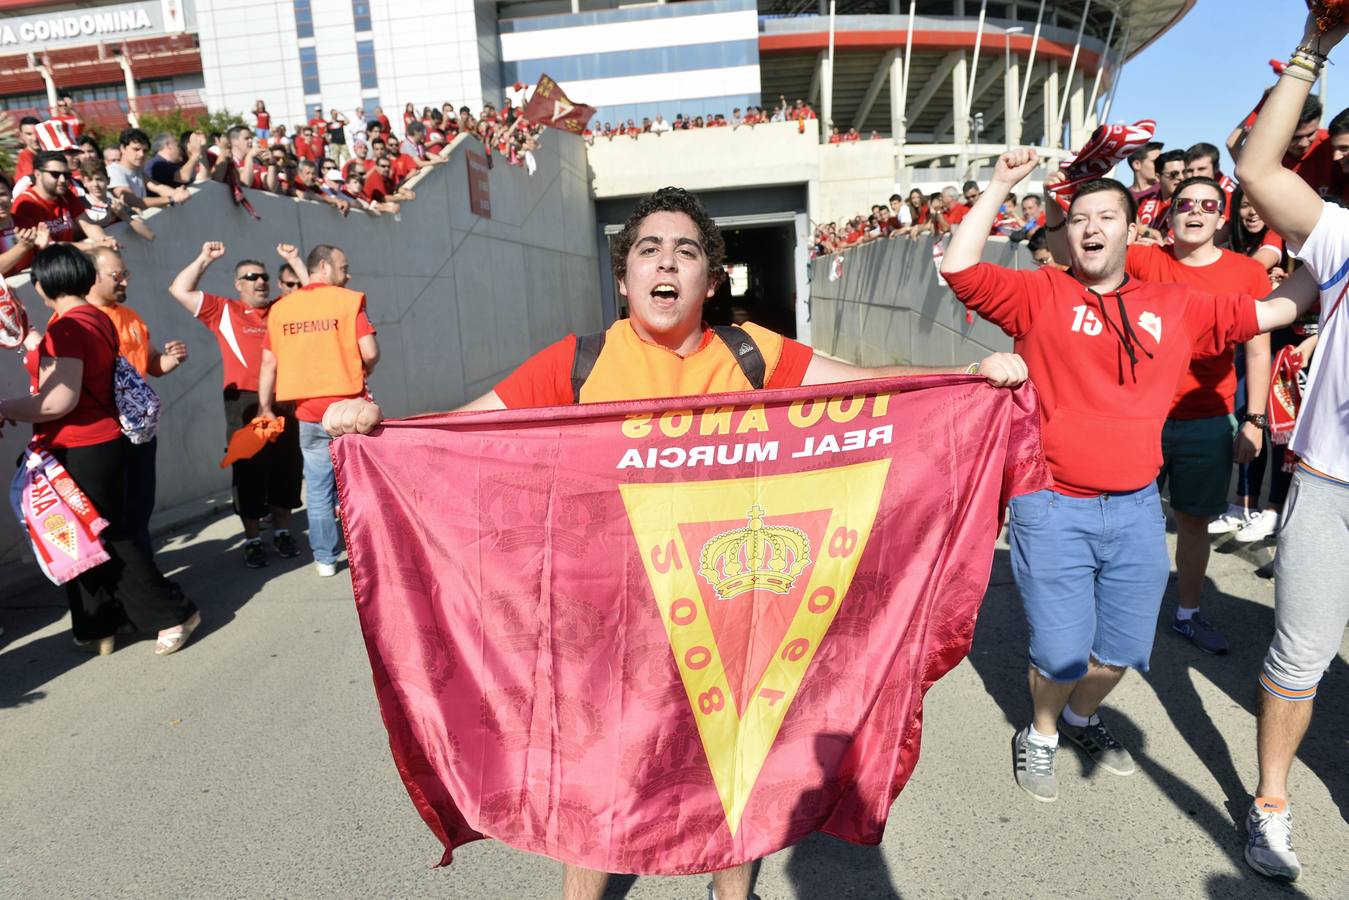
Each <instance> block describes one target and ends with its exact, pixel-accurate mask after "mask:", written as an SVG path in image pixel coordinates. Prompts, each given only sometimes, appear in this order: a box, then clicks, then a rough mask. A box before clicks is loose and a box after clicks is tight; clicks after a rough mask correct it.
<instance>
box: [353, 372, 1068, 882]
mask: <svg viewBox="0 0 1349 900" xmlns="http://www.w3.org/2000/svg"><path fill="white" fill-rule="evenodd" d="M830 390H832V391H834V393H828V392H829V391H830ZM1037 417H1038V412H1037V402H1036V398H1035V394H1034V392H1033V390H1032V389H1031V388H1030V387H1029V386H1026V387H1023V388H1021V389H1020V390H1018V391H1015V392H1011V391H1006V390H998V389H995V388H992V387H990V386H989V385H988V384H986V383H985V382H983V381H981V380H979V379H976V378H971V377H966V376H925V377H919V378H906V379H887V380H882V381H872V382H864V383H853V384H847V385H829V386H826V387H813V388H797V389H791V390H785V391H759V392H749V393H744V394H723V395H717V396H713V397H702V398H696V399H690V398H683V399H674V400H655V401H641V402H633V403H606V404H588V405H582V406H575V407H566V408H550V409H534V410H517V411H507V412H493V413H479V414H460V415H441V416H433V417H425V418H420V419H410V420H406V421H393V422H388V423H385V425H384V426H383V427H382V428H381V429H380V430H379V431H378V432H377V433H376V434H375V435H372V436H370V437H344V438H340V439H339V440H337V441H336V442H335V443H334V445H333V458H334V461H335V464H336V470H337V478H338V484H339V491H340V497H341V504H342V522H343V525H344V527H345V528H346V535H347V545H348V548H349V551H350V555H351V569H352V582H353V585H354V587H355V593H356V604H357V610H358V612H359V615H360V620H361V627H362V629H363V631H364V633H365V640H366V646H367V648H368V650H369V654H370V663H371V668H372V670H373V674H374V682H375V690H376V694H377V696H378V699H379V703H380V708H381V711H382V713H383V716H384V722H385V724H386V726H387V727H388V730H389V742H390V746H391V748H392V750H393V756H394V761H395V763H396V764H397V766H398V771H399V773H400V774H401V775H402V777H403V780H404V783H405V784H406V785H407V788H408V792H409V794H410V795H411V796H412V800H413V803H414V804H415V806H416V807H417V810H418V812H420V813H421V815H422V817H423V818H424V819H425V820H426V822H427V824H428V825H430V827H431V829H432V830H433V831H434V832H435V833H436V835H437V836H438V837H439V838H440V839H441V841H442V842H443V843H444V844H445V847H446V852H445V855H444V858H443V860H442V862H445V863H448V862H449V861H450V857H451V853H452V851H453V848H455V847H457V846H459V845H461V844H465V843H467V842H469V841H472V840H475V839H478V838H480V837H492V838H496V839H498V840H502V841H505V842H506V843H508V844H511V845H512V846H515V847H519V848H521V849H524V850H529V851H532V852H536V853H542V854H545V855H548V856H551V857H554V858H557V859H560V860H564V861H566V862H570V863H574V864H578V865H581V866H585V867H588V868H592V869H599V870H602V871H607V872H632V873H640V874H681V873H689V872H705V871H709V870H714V869H723V868H727V867H729V866H732V865H735V864H737V863H741V862H744V861H746V860H751V859H756V858H758V857H762V856H764V855H766V854H769V853H772V852H773V851H775V850H778V849H781V848H782V847H785V846H788V845H790V844H792V843H794V842H796V841H798V840H800V839H801V838H803V837H805V836H806V835H808V834H810V833H811V832H813V831H825V832H827V833H829V834H833V835H836V836H838V837H841V838H845V839H847V840H850V841H855V842H858V843H870V844H874V843H878V842H879V841H880V839H881V835H882V831H883V829H884V826H885V820H886V816H887V814H888V812H889V809H890V805H891V803H892V802H893V801H894V798H895V797H896V795H898V793H899V791H900V790H901V789H902V788H903V786H904V784H905V783H906V782H907V781H908V778H909V776H910V774H911V773H912V771H913V767H914V764H915V763H916V762H917V758H918V746H919V730H920V723H921V714H922V698H923V695H924V693H925V692H926V691H927V689H928V688H929V687H930V686H931V685H932V684H933V682H935V681H936V680H937V679H938V678H940V677H941V676H942V675H944V674H945V673H946V672H947V671H949V670H950V669H951V668H952V667H953V666H955V665H956V664H957V663H958V662H960V660H961V659H963V658H964V656H965V654H966V652H967V651H968V650H969V645H970V639H971V637H972V634H973V630H974V620H975V614H976V613H977V611H978V609H979V604H980V601H981V600H982V598H983V595H984V590H985V588H986V586H987V583H988V576H989V571H990V568H991V565H992V558H993V545H994V541H995V539H996V537H997V534H998V530H999V527H1000V521H1001V511H1002V508H1003V505H1004V504H1005V502H1006V501H1007V499H1008V498H1009V497H1011V496H1013V495H1015V494H1020V493H1024V492H1027V491H1033V490H1039V489H1041V488H1043V487H1046V486H1047V485H1048V481H1049V475H1048V470H1047V469H1046V466H1045V462H1044V456H1043V453H1042V451H1041V448H1040V437H1039V424H1038V418H1037ZM431 473H434V476H433V477H428V476H429V475H431Z"/></svg>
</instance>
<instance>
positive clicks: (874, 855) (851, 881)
mask: <svg viewBox="0 0 1349 900" xmlns="http://www.w3.org/2000/svg"><path fill="white" fill-rule="evenodd" d="M849 743H850V738H849V736H848V735H846V734H835V733H826V734H818V735H816V736H815V757H816V761H817V762H819V763H820V768H821V770H822V771H823V772H825V773H826V775H827V773H828V772H831V771H834V770H835V767H836V765H837V763H838V759H839V757H840V755H841V754H842V753H844V752H846V750H847V747H848V745H849ZM834 783H835V784H837V782H836V780H835V781H834ZM837 794H838V792H837V790H833V791H831V790H829V789H828V788H826V787H820V788H816V789H814V790H811V791H807V792H806V793H805V794H803V795H802V796H801V799H800V800H798V801H797V803H796V808H795V810H793V811H792V821H793V822H795V821H796V820H798V819H805V820H818V819H819V818H820V814H821V812H822V808H830V807H832V805H833V803H834V798H835V797H836V796H837ZM790 853H791V856H790V857H788V859H787V865H786V873H787V880H788V881H789V882H790V883H791V885H792V887H793V888H794V889H795V890H796V896H798V897H803V898H808V897H865V898H867V900H900V893H899V891H898V890H897V889H896V888H895V886H894V883H893V881H892V880H891V878H890V866H889V865H888V864H887V863H886V861H885V857H884V856H883V855H882V853H881V848H880V847H879V846H875V845H862V844H853V843H850V842H849V841H844V840H840V839H839V838H836V837H830V836H829V835H826V834H820V833H819V832H816V833H814V834H812V835H810V836H809V837H807V838H806V839H805V840H803V841H801V842H800V843H798V844H797V845H796V846H794V847H792V848H791V850H790Z"/></svg>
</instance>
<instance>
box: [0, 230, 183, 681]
mask: <svg viewBox="0 0 1349 900" xmlns="http://www.w3.org/2000/svg"><path fill="white" fill-rule="evenodd" d="M32 277H33V284H34V285H35V287H36V288H37V292H38V295H39V296H40V297H41V298H42V300H43V302H44V303H46V305H47V306H48V308H50V309H51V311H52V318H51V321H50V323H49V324H48V326H47V333H46V335H45V336H44V337H43V338H42V341H41V343H40V344H39V346H37V347H36V348H34V349H32V350H30V351H29V353H28V354H27V355H26V357H25V359H24V363H25V366H26V367H27V369H28V373H29V376H30V377H31V379H32V393H31V395H28V396H22V397H6V398H4V399H3V400H0V423H3V422H4V420H6V419H8V420H11V421H16V422H31V423H33V436H34V437H35V438H36V439H37V440H38V441H39V442H40V443H41V444H42V445H43V446H44V447H46V448H47V449H48V450H49V451H50V452H51V454H52V455H53V456H55V457H56V458H57V459H58V460H60V461H61V463H62V465H64V466H65V468H66V471H68V472H69V473H70V476H71V477H72V478H74V479H75V483H76V484H78V485H79V486H80V488H81V489H82V490H83V491H84V493H85V495H86V496H88V498H89V500H90V501H91V502H92V503H93V505H94V508H95V509H97V510H98V512H99V514H100V515H102V516H103V518H105V519H107V521H108V527H107V528H106V529H104V530H103V532H102V534H101V535H100V537H101V539H102V542H103V547H104V549H105V550H106V551H107V553H108V556H109V557H110V559H109V560H108V561H107V562H105V563H104V564H102V565H100V566H96V567H95V568H93V569H90V570H88V571H87V572H84V573H83V574H81V575H80V576H79V577H78V578H76V579H75V580H73V581H70V582H67V584H66V597H67V599H68V601H69V603H70V618H71V630H72V631H73V632H74V636H75V641H76V644H78V645H79V646H80V647H81V648H82V649H85V650H88V651H90V652H94V653H98V654H99V655H100V656H103V655H106V654H108V653H111V652H112V650H113V642H114V635H115V634H116V633H118V631H120V630H121V629H122V626H124V625H126V624H128V623H129V624H130V625H131V626H132V627H133V628H135V629H136V630H138V631H149V632H156V633H157V638H156V641H155V650H154V652H155V654H156V655H158V656H166V655H168V654H170V653H174V652H176V651H178V650H180V649H181V648H182V647H183V645H184V644H186V643H187V641H188V638H190V637H191V635H192V632H193V630H195V629H196V628H197V626H198V625H200V624H201V616H200V615H199V614H198V613H197V608H196V607H195V606H194V605H193V604H192V601H190V600H188V599H187V598H186V597H184V596H183V594H182V591H181V590H179V589H178V588H177V586H175V585H174V584H172V583H171V582H169V581H168V580H167V579H165V578H164V576H163V574H162V573H161V572H160V571H159V569H158V568H157V567H156V566H155V563H154V560H153V559H152V558H151V556H150V554H149V553H148V552H147V551H146V550H145V549H144V548H143V547H141V546H140V545H139V544H138V543H137V542H136V540H135V538H134V535H133V533H132V529H131V527H130V522H129V519H128V517H127V515H126V504H125V478H124V471H123V470H124V469H125V468H126V465H127V457H128V454H129V452H130V447H131V445H130V443H129V442H128V441H127V439H126V437H125V436H124V435H123V434H122V427H121V425H120V424H119V422H118V420H117V402H116V398H115V395H114V387H113V376H114V372H115V370H116V366H117V332H116V330H115V329H114V328H113V324H112V320H111V319H109V318H108V317H107V316H105V315H103V313H101V312H99V311H98V310H97V309H95V308H94V307H93V306H92V305H91V304H90V303H89V302H88V301H87V300H86V299H85V295H86V294H88V293H89V289H90V288H91V287H93V285H94V281H95V279H96V278H97V271H96V270H95V268H94V264H93V262H91V261H90V259H89V257H88V256H86V255H85V254H84V252H83V251H81V250H79V249H77V248H75V247H72V246H71V245H70V244H53V245H52V246H50V247H46V248H45V249H43V250H40V251H38V253H37V256H36V257H35V258H34V260H33V269H32Z"/></svg>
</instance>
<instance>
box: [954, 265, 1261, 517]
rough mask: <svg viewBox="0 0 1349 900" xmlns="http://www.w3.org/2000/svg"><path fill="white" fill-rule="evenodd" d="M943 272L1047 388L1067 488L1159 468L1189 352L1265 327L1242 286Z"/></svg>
mask: <svg viewBox="0 0 1349 900" xmlns="http://www.w3.org/2000/svg"><path fill="white" fill-rule="evenodd" d="M945 278H946V282H947V284H949V285H950V286H951V289H952V290H953V291H955V295H956V297H958V298H959V299H960V300H961V301H962V302H963V303H964V304H965V305H966V306H968V307H969V308H970V309H971V310H973V311H975V312H977V313H979V314H980V315H982V316H983V317H984V318H986V319H988V320H989V321H990V322H992V323H994V324H995V325H997V326H999V327H1000V328H1002V330H1003V331H1005V332H1006V333H1007V334H1008V335H1010V336H1011V337H1013V338H1014V339H1015V341H1016V343H1015V347H1016V350H1017V352H1018V353H1020V354H1021V356H1022V358H1023V359H1025V361H1026V366H1027V368H1028V369H1029V370H1030V377H1031V381H1033V382H1034V383H1035V388H1036V390H1037V391H1038V392H1039V394H1040V426H1041V430H1042V433H1043V441H1044V450H1045V459H1046V460H1047V461H1048V463H1049V469H1050V472H1051V473H1052V474H1053V476H1054V490H1055V491H1057V492H1059V493H1061V494H1066V495H1068V496H1076V497H1089V496H1095V495H1098V494H1101V493H1103V492H1119V491H1135V490H1138V489H1139V488H1142V487H1146V486H1147V485H1148V484H1149V483H1150V482H1152V480H1153V479H1155V478H1156V477H1157V473H1158V471H1160V469H1161V465H1162V424H1163V423H1164V422H1165V420H1166V416H1167V413H1168V412H1169V411H1170V408H1171V401H1172V399H1173V398H1174V396H1175V392H1176V383H1177V382H1178V381H1179V380H1180V377H1181V375H1182V374H1183V373H1184V371H1185V369H1186V367H1187V366H1188V365H1189V363H1190V357H1191V355H1193V354H1200V355H1205V356H1213V355H1216V354H1218V353H1221V352H1223V351H1224V350H1225V349H1226V348H1228V347H1230V346H1231V345H1232V344H1234V343H1239V342H1241V341H1246V340H1250V339H1251V338H1252V337H1254V336H1255V335H1256V334H1257V333H1258V332H1259V325H1258V323H1257V322H1256V316H1255V299H1254V298H1253V297H1250V296H1247V295H1243V294H1213V293H1209V292H1206V291H1197V290H1194V289H1192V288H1189V287H1186V286H1184V285H1179V284H1158V283H1155V282H1147V281H1142V280H1141V279H1129V280H1127V281H1126V282H1125V283H1124V284H1123V285H1122V286H1121V287H1120V288H1119V290H1118V291H1110V292H1108V293H1106V294H1105V295H1103V296H1098V295H1096V294H1093V293H1092V292H1091V291H1089V290H1087V288H1086V287H1085V286H1083V285H1082V284H1081V283H1080V282H1079V281H1077V279H1075V278H1073V276H1072V275H1070V274H1068V273H1067V272H1063V271H1060V270H1059V269H1056V268H1054V267H1052V266H1045V267H1044V268H1041V269H1034V270H1028V271H1013V270H1011V269H1004V268H1002V267H1000V266H994V265H991V264H988V263H979V264H977V265H974V266H970V267H969V268H967V269H964V270H961V271H959V272H948V273H945ZM1121 302H1123V304H1124V309H1125V311H1126V313H1127V315H1128V317H1129V325H1130V332H1131V333H1132V336H1131V337H1129V338H1128V340H1129V342H1130V345H1131V346H1132V349H1133V351H1134V356H1135V357H1136V358H1137V361H1136V362H1134V361H1131V360H1130V358H1129V355H1128V351H1127V349H1126V343H1125V340H1126V332H1125V331H1124V329H1123V327H1122V323H1121V321H1120V318H1121V317H1120V303H1121ZM1102 317H1104V320H1105V321H1102ZM1144 350H1146V351H1147V353H1144V352H1143V351H1144ZM1149 354H1151V355H1149Z"/></svg>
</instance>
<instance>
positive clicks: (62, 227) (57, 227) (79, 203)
mask: <svg viewBox="0 0 1349 900" xmlns="http://www.w3.org/2000/svg"><path fill="white" fill-rule="evenodd" d="M88 208H89V207H88V206H87V205H86V204H85V202H84V201H83V200H81V199H80V198H79V197H77V196H75V195H74V194H66V195H64V196H61V197H56V198H54V199H52V200H44V199H42V198H41V197H39V196H38V195H37V191H36V190H34V189H32V188H29V189H28V190H26V191H24V192H23V193H22V194H20V195H19V196H18V197H15V198H14V207H13V212H12V215H13V218H14V227H15V228H33V227H35V226H37V225H38V224H40V223H42V222H46V223H47V230H48V231H49V232H51V236H52V240H53V241H57V242H70V241H74V240H75V239H76V238H75V220H76V219H78V218H79V217H80V216H82V215H84V212H85V210H87V209H88ZM33 255H34V254H33V252H31V251H30V252H29V253H28V254H27V255H26V256H24V258H23V261H22V262H20V263H19V265H18V266H17V268H18V269H26V268H28V267H29V266H31V265H32V264H33Z"/></svg>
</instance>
